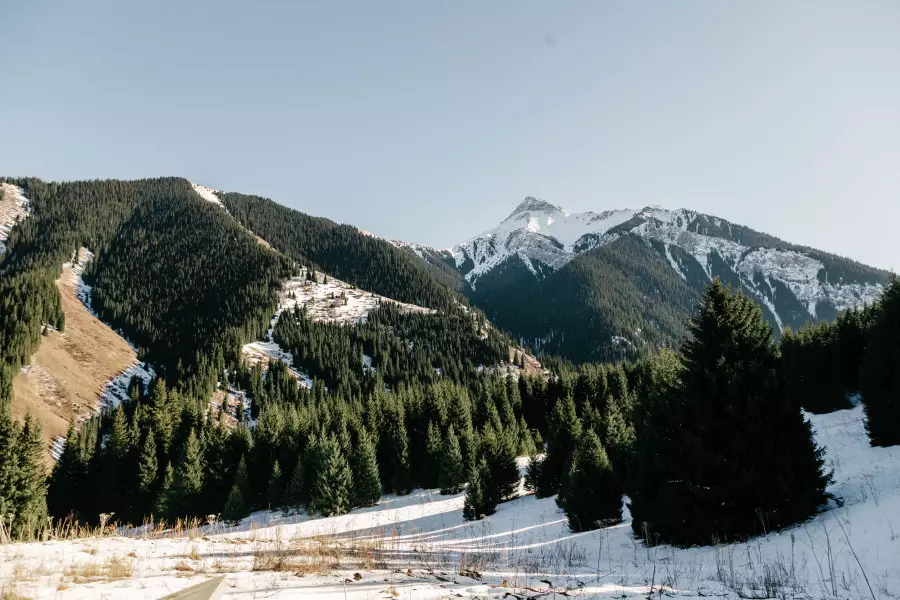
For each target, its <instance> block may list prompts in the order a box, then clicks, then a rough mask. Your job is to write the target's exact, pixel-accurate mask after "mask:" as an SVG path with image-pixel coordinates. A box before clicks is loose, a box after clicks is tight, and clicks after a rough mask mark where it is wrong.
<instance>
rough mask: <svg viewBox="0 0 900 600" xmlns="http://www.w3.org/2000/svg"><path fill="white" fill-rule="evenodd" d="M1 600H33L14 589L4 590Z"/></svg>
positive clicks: (0, 595) (1, 592) (0, 591)
mask: <svg viewBox="0 0 900 600" xmlns="http://www.w3.org/2000/svg"><path fill="white" fill-rule="evenodd" d="M0 600H31V599H30V598H29V597H28V596H23V595H22V594H20V593H18V592H17V591H16V590H15V589H14V588H3V589H2V590H0Z"/></svg>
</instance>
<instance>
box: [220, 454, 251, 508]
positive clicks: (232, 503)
mask: <svg viewBox="0 0 900 600" xmlns="http://www.w3.org/2000/svg"><path fill="white" fill-rule="evenodd" d="M248 485H249V477H248V476H247V462H246V460H244V457H243V456H241V460H240V461H239V462H238V467H237V470H236V471H235V473H234V482H233V483H232V484H231V490H230V491H229V492H228V498H226V499H225V506H223V507H222V518H223V519H225V520H226V521H231V522H237V521H239V520H241V519H243V518H244V517H245V516H247V513H248V512H249V511H250V507H249V506H248V505H247V496H248V495H249V494H248V489H247V487H248Z"/></svg>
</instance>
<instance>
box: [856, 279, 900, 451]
mask: <svg viewBox="0 0 900 600" xmlns="http://www.w3.org/2000/svg"><path fill="white" fill-rule="evenodd" d="M859 387H860V392H862V399H863V403H864V405H865V410H866V430H867V431H868V432H869V439H870V440H871V442H872V445H873V446H893V445H895V444H900V279H898V278H895V279H893V280H892V281H891V283H890V285H889V286H888V287H887V289H886V290H885V291H884V294H883V295H882V297H881V301H880V302H879V303H878V305H877V307H876V313H875V318H874V322H873V323H872V326H871V329H870V330H869V335H868V343H867V348H866V353H865V358H864V359H863V363H862V367H861V369H860V376H859Z"/></svg>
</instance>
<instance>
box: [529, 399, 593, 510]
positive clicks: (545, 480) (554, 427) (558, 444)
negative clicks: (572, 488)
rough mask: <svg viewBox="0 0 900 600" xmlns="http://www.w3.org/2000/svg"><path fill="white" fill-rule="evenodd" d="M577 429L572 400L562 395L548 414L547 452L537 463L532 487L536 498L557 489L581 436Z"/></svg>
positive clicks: (580, 428) (547, 494)
mask: <svg viewBox="0 0 900 600" xmlns="http://www.w3.org/2000/svg"><path fill="white" fill-rule="evenodd" d="M581 430H582V427H581V421H580V420H579V418H578V415H577V414H576V413H575V401H574V400H573V399H572V396H566V397H565V398H564V399H562V400H560V401H558V402H557V403H556V406H554V407H553V413H552V414H551V416H550V427H549V431H548V433H547V454H546V456H545V457H544V460H543V462H542V464H541V469H540V473H541V479H540V481H539V483H538V487H537V490H536V495H537V497H538V498H546V497H548V496H552V495H553V494H555V493H556V492H557V491H559V485H560V483H561V482H562V479H563V477H564V476H565V474H566V473H567V472H568V470H569V463H570V462H571V460H572V454H573V453H574V451H575V447H576V446H577V445H578V441H579V439H580V438H581Z"/></svg>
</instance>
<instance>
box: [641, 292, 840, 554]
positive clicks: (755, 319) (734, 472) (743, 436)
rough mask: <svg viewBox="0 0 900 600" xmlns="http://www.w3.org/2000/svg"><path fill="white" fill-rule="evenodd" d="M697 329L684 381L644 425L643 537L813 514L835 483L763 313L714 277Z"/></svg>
mask: <svg viewBox="0 0 900 600" xmlns="http://www.w3.org/2000/svg"><path fill="white" fill-rule="evenodd" d="M689 331H690V336H691V337H690V339H689V340H688V341H687V342H685V344H684V345H683V347H682V369H681V374H680V380H679V381H678V382H676V383H675V385H673V386H671V388H670V389H668V390H666V391H665V392H664V393H660V394H658V395H657V399H656V401H655V402H654V404H653V405H652V406H648V407H646V408H645V409H644V411H643V418H642V419H641V421H640V422H639V431H638V441H639V450H638V460H637V472H636V474H635V476H634V477H633V478H632V483H631V486H630V487H631V489H630V497H631V513H632V517H633V522H632V527H633V529H634V530H635V533H636V534H638V535H642V536H643V535H645V534H649V537H650V541H651V542H657V541H660V542H672V543H676V544H685V545H692V544H709V543H711V542H713V541H714V540H716V539H722V540H724V539H728V540H733V539H737V538H742V537H746V536H749V535H753V534H756V533H760V532H763V531H767V530H769V529H774V528H778V527H783V526H786V525H789V524H791V523H795V522H797V521H798V520H801V519H804V518H806V517H809V516H810V515H812V514H813V513H815V511H816V509H817V507H818V506H819V505H820V504H821V503H822V502H823V501H824V500H825V486H826V485H827V483H828V481H829V475H826V474H825V473H824V472H823V458H822V456H823V451H822V449H820V448H818V447H817V446H816V445H815V443H814V441H813V438H812V431H811V429H810V425H809V423H808V422H807V421H806V420H805V419H804V418H803V416H802V415H801V413H800V410H799V409H798V408H797V406H796V405H794V404H793V403H791V402H790V401H789V400H788V399H787V397H786V395H785V393H784V389H783V383H782V378H781V377H780V374H779V372H778V368H779V360H778V354H777V351H776V349H775V347H774V345H773V343H772V340H771V331H770V329H769V326H768V324H767V323H766V322H765V320H764V318H763V315H762V312H761V310H760V308H759V307H758V306H757V305H756V304H755V303H754V302H753V301H751V300H750V299H748V298H747V297H746V296H744V295H743V294H740V293H738V294H733V293H731V292H730V291H729V290H727V289H726V288H725V287H724V286H722V284H721V283H720V282H719V281H718V280H716V281H715V282H714V283H713V284H712V285H711V286H709V288H708V289H707V290H706V292H705V293H704V295H703V297H702V298H701V299H700V302H699V306H698V310H697V315H696V317H695V318H694V319H693V320H692V321H691V322H690V323H689Z"/></svg>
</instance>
